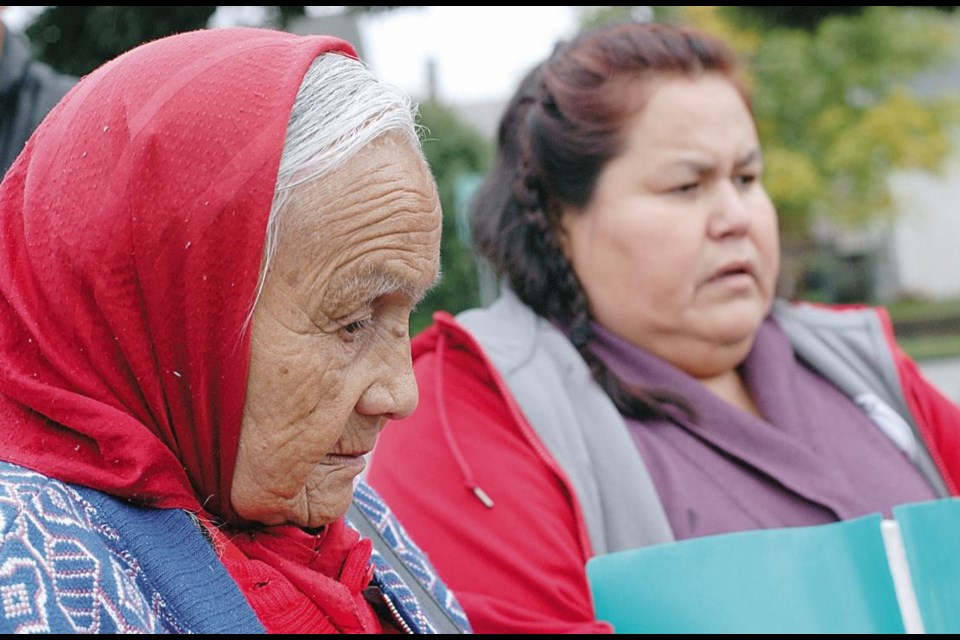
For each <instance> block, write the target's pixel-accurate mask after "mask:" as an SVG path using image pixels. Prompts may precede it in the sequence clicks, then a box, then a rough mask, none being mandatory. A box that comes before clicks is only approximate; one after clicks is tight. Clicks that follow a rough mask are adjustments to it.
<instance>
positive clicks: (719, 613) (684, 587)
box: [587, 500, 960, 633]
mask: <svg viewBox="0 0 960 640" xmlns="http://www.w3.org/2000/svg"><path fill="white" fill-rule="evenodd" d="M894 518H895V521H894V522H889V521H888V522H887V524H885V525H883V529H884V530H885V532H884V530H882V526H881V523H882V522H883V520H882V518H881V517H880V515H879V514H877V515H870V516H866V517H863V518H858V519H855V520H847V521H844V522H838V523H835V524H829V525H822V526H815V527H797V528H788V529H767V530H761V531H745V532H741V533H733V534H724V535H717V536H710V537H704V538H696V539H691V540H684V541H681V542H673V543H668V544H663V545H657V546H653V547H647V548H643V549H637V550H633V551H622V552H618V553H612V554H608V555H603V556H597V557H595V558H592V559H591V560H590V561H589V562H588V563H587V577H588V579H589V582H590V588H591V592H592V595H593V599H594V606H595V609H596V614H597V618H598V619H600V620H606V621H609V622H610V623H611V624H613V626H614V628H615V629H616V630H617V632H618V633H903V632H904V630H905V629H906V630H910V631H917V630H921V631H926V632H940V633H956V632H958V631H960V500H940V501H935V502H928V503H920V504H915V505H908V506H903V507H898V508H896V509H894ZM905 624H906V626H905Z"/></svg>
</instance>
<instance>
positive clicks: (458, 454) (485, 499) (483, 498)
mask: <svg viewBox="0 0 960 640" xmlns="http://www.w3.org/2000/svg"><path fill="white" fill-rule="evenodd" d="M446 348H447V337H446V336H445V335H444V334H443V333H442V332H441V333H440V336H439V338H438V339H437V364H436V367H435V369H434V374H433V376H434V378H433V384H434V388H435V389H436V394H437V411H438V412H439V414H440V427H441V429H443V437H444V439H445V440H446V441H447V446H448V447H450V452H451V453H452V454H453V457H454V459H455V460H456V462H457V466H458V467H460V473H462V474H463V478H464V481H465V483H466V486H467V489H468V490H469V491H470V492H471V493H473V495H474V496H476V498H477V500H479V501H480V502H481V503H482V504H483V506H485V507H487V508H488V509H492V508H493V500H492V499H491V498H490V496H489V495H487V492H486V491H484V490H483V489H482V488H481V487H480V485H479V484H477V481H476V480H475V479H474V477H473V470H472V469H471V468H470V465H469V464H468V463H467V460H466V458H465V457H464V456H463V452H462V451H461V450H460V446H459V445H458V444H457V441H456V439H455V438H454V436H453V426H452V424H451V423H450V418H449V416H448V414H447V403H446V394H445V393H444V392H443V387H444V375H443V374H444V355H445V354H444V352H445V351H446Z"/></svg>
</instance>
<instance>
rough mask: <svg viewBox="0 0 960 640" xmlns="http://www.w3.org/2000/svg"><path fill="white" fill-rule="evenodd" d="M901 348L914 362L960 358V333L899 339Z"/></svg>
mask: <svg viewBox="0 0 960 640" xmlns="http://www.w3.org/2000/svg"><path fill="white" fill-rule="evenodd" d="M897 342H899V343H900V347H901V348H902V349H903V350H904V351H906V352H907V354H908V355H909V356H910V357H911V358H913V359H914V360H918V361H919V360H934V359H937V358H955V357H957V356H960V333H958V334H956V335H942V336H917V337H914V338H898V339H897Z"/></svg>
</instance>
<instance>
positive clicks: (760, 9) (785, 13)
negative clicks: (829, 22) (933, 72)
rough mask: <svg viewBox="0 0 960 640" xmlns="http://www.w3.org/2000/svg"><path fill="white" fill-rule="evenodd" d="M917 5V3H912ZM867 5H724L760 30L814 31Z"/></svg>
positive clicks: (943, 7) (950, 7) (856, 12)
mask: <svg viewBox="0 0 960 640" xmlns="http://www.w3.org/2000/svg"><path fill="white" fill-rule="evenodd" d="M911 6H916V5H911ZM867 8H869V7H866V6H859V7H854V6H845V5H834V6H831V7H774V6H762V5H755V6H752V7H724V10H725V11H728V12H731V13H735V14H736V15H737V20H739V21H740V22H742V23H744V24H749V25H751V26H752V27H753V28H755V29H758V30H765V29H775V28H778V27H786V28H789V29H805V30H808V31H813V30H815V29H816V28H817V27H819V26H820V23H821V22H823V21H824V20H826V19H827V18H831V17H834V16H855V15H857V14H859V13H862V12H863V10H864V9H867ZM924 8H928V9H939V10H941V11H953V10H954V9H956V7H954V6H927V7H924Z"/></svg>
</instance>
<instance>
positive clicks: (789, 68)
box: [751, 7, 958, 233]
mask: <svg viewBox="0 0 960 640" xmlns="http://www.w3.org/2000/svg"><path fill="white" fill-rule="evenodd" d="M954 36H955V29H954V27H953V26H952V23H951V21H949V20H945V19H944V16H943V14H942V13H939V12H934V11H932V10H921V9H907V8H893V7H874V8H869V9H867V10H865V11H864V12H862V13H860V14H857V15H854V16H839V17H837V16H835V17H831V18H827V19H825V20H823V21H822V22H821V23H820V26H819V27H818V28H817V29H816V30H815V31H813V32H807V31H800V30H795V29H773V30H771V31H769V32H767V33H765V34H764V37H763V38H762V40H761V41H760V45H759V47H757V49H756V51H755V52H754V54H753V56H752V59H751V69H752V70H753V73H754V82H753V85H754V95H753V101H754V110H755V113H756V117H757V122H758V126H759V129H760V134H761V139H762V141H763V146H764V149H765V153H766V155H767V159H768V161H767V163H766V166H767V180H766V184H767V188H768V190H769V191H770V195H771V197H772V198H773V200H774V202H776V203H777V208H778V210H779V212H780V216H781V219H782V220H783V223H784V229H785V230H786V231H790V232H794V233H802V232H803V231H804V230H806V229H807V228H808V227H809V222H810V220H811V218H812V217H814V216H821V217H824V218H828V219H830V220H832V221H833V222H834V223H837V224H838V225H839V226H858V225H862V224H863V223H864V222H866V221H868V220H871V219H876V218H878V217H883V216H886V215H889V213H890V203H891V198H890V191H889V183H888V176H889V175H890V173H891V171H893V170H895V169H907V168H910V169H927V170H935V169H937V168H938V167H939V166H940V165H941V163H942V161H943V160H944V159H945V158H946V156H947V155H948V154H949V153H950V151H951V149H952V146H951V143H950V139H949V130H950V127H951V126H953V125H955V124H956V123H957V122H958V119H957V114H958V110H957V105H958V102H957V99H956V96H955V95H952V96H951V95H945V96H937V97H930V98H921V97H920V96H918V95H916V94H915V92H913V91H912V90H911V88H910V86H909V82H910V81H911V80H913V79H914V78H915V77H917V76H918V75H919V74H920V73H921V72H923V71H925V70H928V69H931V68H935V67H936V66H937V65H939V64H941V63H944V62H945V61H947V60H948V59H949V55H950V54H951V53H952V52H953V51H954V48H955V46H956V42H955V37H954Z"/></svg>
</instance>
